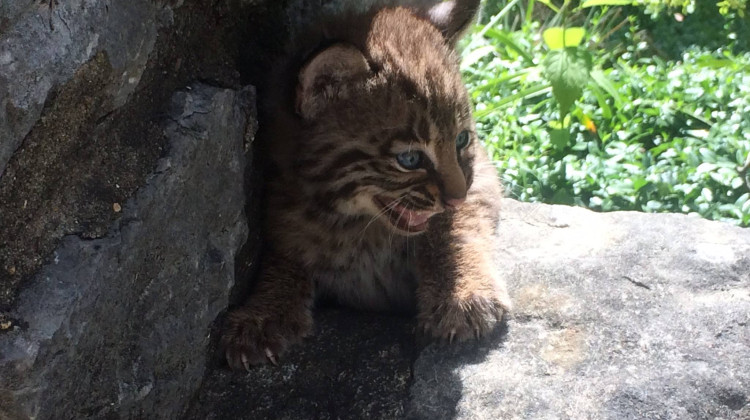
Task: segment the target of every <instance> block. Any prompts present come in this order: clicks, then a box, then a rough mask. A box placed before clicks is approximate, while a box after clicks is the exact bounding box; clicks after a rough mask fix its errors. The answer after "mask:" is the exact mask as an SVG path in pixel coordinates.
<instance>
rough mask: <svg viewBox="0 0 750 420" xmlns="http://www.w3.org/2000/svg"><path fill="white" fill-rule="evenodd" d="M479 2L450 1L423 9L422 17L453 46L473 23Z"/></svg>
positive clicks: (477, 0) (475, 0)
mask: <svg viewBox="0 0 750 420" xmlns="http://www.w3.org/2000/svg"><path fill="white" fill-rule="evenodd" d="M478 10H479V0H450V1H442V2H438V3H437V4H433V5H432V6H431V7H429V8H427V9H423V12H422V13H423V15H424V17H426V18H427V19H429V20H430V22H432V24H433V25H435V27H437V28H438V29H439V30H440V32H442V33H443V36H444V37H445V39H446V40H448V42H449V43H450V44H455V43H456V41H458V40H459V38H461V35H463V33H464V31H466V29H467V28H468V27H469V26H470V25H471V24H472V23H473V22H474V18H475V16H476V14H477V11H478Z"/></svg>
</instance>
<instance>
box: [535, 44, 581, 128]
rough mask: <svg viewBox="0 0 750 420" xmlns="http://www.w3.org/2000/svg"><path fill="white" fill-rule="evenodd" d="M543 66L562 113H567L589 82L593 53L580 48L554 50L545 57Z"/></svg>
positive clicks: (562, 114)
mask: <svg viewBox="0 0 750 420" xmlns="http://www.w3.org/2000/svg"><path fill="white" fill-rule="evenodd" d="M542 66H543V74H544V77H545V78H546V79H547V80H548V81H549V82H550V84H551V85H552V93H553V94H554V96H555V99H556V100H557V103H558V105H559V109H560V115H561V116H564V115H567V114H568V112H569V111H570V107H571V106H572V105H573V103H574V102H575V101H576V99H578V98H580V97H581V94H582V93H583V88H584V87H586V85H587V84H588V81H589V72H590V71H591V55H590V54H589V53H588V52H587V51H584V50H582V49H578V48H565V49H562V50H552V51H550V52H549V53H548V54H547V57H545V59H544V62H543V63H542Z"/></svg>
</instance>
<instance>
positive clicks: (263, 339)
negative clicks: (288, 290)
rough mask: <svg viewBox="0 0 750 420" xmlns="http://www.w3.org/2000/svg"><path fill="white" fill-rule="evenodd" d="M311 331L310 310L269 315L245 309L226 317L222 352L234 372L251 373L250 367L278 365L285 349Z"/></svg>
mask: <svg viewBox="0 0 750 420" xmlns="http://www.w3.org/2000/svg"><path fill="white" fill-rule="evenodd" d="M311 331H312V314H311V313H310V311H309V310H307V309H304V310H299V311H296V312H292V311H289V312H285V313H279V312H278V311H274V312H271V313H269V312H263V311H261V310H254V309H253V308H250V307H243V308H239V309H237V310H234V311H232V312H231V313H230V314H229V315H228V316H227V319H226V321H225V322H224V329H223V332H222V336H221V348H222V349H224V351H225V355H226V358H227V363H228V364H229V367H230V368H231V369H233V370H240V369H245V370H250V366H255V365H260V364H264V363H272V364H274V365H277V364H278V358H279V357H280V356H281V355H282V354H283V353H284V352H285V351H286V349H287V348H288V347H289V346H290V345H292V344H294V343H297V342H300V341H301V340H302V338H303V337H305V336H307V335H309V334H310V332H311Z"/></svg>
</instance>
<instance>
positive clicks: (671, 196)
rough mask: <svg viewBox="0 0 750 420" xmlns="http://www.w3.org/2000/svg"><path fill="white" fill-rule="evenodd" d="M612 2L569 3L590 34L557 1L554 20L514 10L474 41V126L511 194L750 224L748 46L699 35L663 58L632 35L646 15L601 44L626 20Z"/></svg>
mask: <svg viewBox="0 0 750 420" xmlns="http://www.w3.org/2000/svg"><path fill="white" fill-rule="evenodd" d="M511 3H513V2H507V3H506V4H503V5H502V6H503V7H506V9H507V10H508V11H510V10H514V11H516V12H517V11H518V9H514V8H515V7H517V6H518V5H519V4H521V3H520V2H515V3H514V4H511ZM529 3H530V4H531V6H530V7H532V8H533V7H534V2H533V1H530V2H527V3H524V4H525V5H526V6H528V5H529ZM586 3H588V2H584V5H585V4H586ZM509 4H511V7H510V8H508V7H507V6H508V5H509ZM537 6H538V5H537ZM615 9H619V8H609V9H607V8H595V9H591V10H592V13H588V14H586V15H583V16H584V18H583V21H582V20H580V19H579V20H578V21H576V20H575V18H576V16H575V15H573V14H572V15H570V16H569V18H568V21H573V22H574V23H575V24H578V25H581V26H576V27H569V28H567V30H568V31H569V30H570V29H574V28H579V27H580V28H581V30H585V34H584V35H583V36H582V37H579V36H578V35H579V34H581V30H578V29H574V31H572V32H566V28H565V26H564V24H563V25H561V23H563V22H561V21H560V20H556V17H557V16H559V14H557V13H555V14H553V15H546V16H547V17H546V19H543V20H544V22H546V25H545V24H544V23H539V22H538V20H542V19H534V16H535V15H536V17H537V18H538V16H539V13H538V12H537V11H536V10H534V11H533V12H532V11H530V10H528V9H527V10H520V11H521V12H522V13H521V14H520V15H521V16H524V20H522V21H519V20H517V19H516V20H513V21H512V22H511V21H509V20H508V19H507V17H508V14H507V13H509V12H507V11H506V14H505V15H503V16H498V15H499V14H496V15H494V16H493V17H492V18H491V19H490V23H489V24H488V25H484V26H479V27H477V28H476V30H475V31H474V32H473V34H472V35H471V36H470V37H469V40H468V42H467V43H466V44H465V48H464V50H463V58H464V60H463V62H462V70H463V72H464V74H465V77H466V79H467V81H468V84H469V87H470V91H471V94H472V97H473V99H474V101H475V103H476V104H477V107H476V112H475V116H476V118H477V128H478V131H479V132H480V136H482V137H483V138H484V140H485V142H486V144H487V145H488V148H489V149H490V151H491V153H492V155H493V158H494V160H495V161H496V162H497V165H498V168H499V170H500V173H501V174H502V177H503V179H504V182H505V184H506V185H507V186H508V189H509V190H510V193H511V194H512V195H513V196H515V197H517V198H519V199H521V200H524V201H543V202H549V203H562V204H574V205H581V206H587V207H590V208H592V209H595V210H601V211H610V210H640V211H649V212H667V211H669V212H683V213H698V214H700V215H702V216H704V217H707V218H711V219H716V220H726V221H731V222H733V223H736V224H740V225H743V226H750V180H748V179H746V178H747V174H746V173H744V178H745V179H743V174H741V170H740V168H741V167H742V166H743V165H745V162H746V159H748V156H749V155H750V54H748V53H739V54H733V53H731V52H729V50H727V49H722V50H719V51H713V52H712V51H706V50H705V49H701V48H697V47H690V48H686V49H685V50H684V52H683V54H682V56H681V57H680V60H679V61H672V60H666V59H663V58H661V57H660V56H659V55H658V54H654V52H653V49H652V46H651V45H649V44H648V43H645V42H636V39H635V38H633V36H634V34H637V33H638V32H639V28H637V27H635V28H632V29H631V30H629V31H628V30H623V31H621V33H620V35H617V36H619V37H620V38H619V39H618V40H617V42H616V44H615V47H614V48H611V49H610V48H608V49H605V50H598V49H596V48H594V47H595V46H598V45H600V44H601V43H602V42H610V41H611V40H609V39H607V37H608V35H607V34H610V35H611V34H612V33H615V32H616V28H617V27H618V25H620V27H623V26H622V25H621V24H620V22H622V18H621V17H618V15H617V14H616V12H615V11H614V10H615ZM579 10H580V9H579ZM624 19H625V21H627V23H628V24H633V23H634V21H633V19H632V18H628V17H625V18H624ZM509 23H511V25H510V26H506V25H508V24H509ZM549 28H559V29H554V30H553V31H552V32H549V31H548V30H549ZM613 28H615V30H613ZM545 30H547V31H545ZM570 35H573V36H571V37H570V39H569V36H570ZM574 41H575V42H574ZM571 98H572V99H571Z"/></svg>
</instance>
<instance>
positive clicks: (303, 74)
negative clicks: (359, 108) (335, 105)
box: [296, 43, 370, 121]
mask: <svg viewBox="0 0 750 420" xmlns="http://www.w3.org/2000/svg"><path fill="white" fill-rule="evenodd" d="M369 74H370V65H369V64H368V63H367V59H366V58H365V56H364V55H363V54H362V52H361V51H359V50H358V49H357V48H355V47H354V46H352V45H350V44H343V43H342V44H335V45H333V46H331V47H328V48H326V49H325V50H323V51H321V52H319V53H318V54H317V55H315V56H314V57H313V58H312V59H310V60H309V61H308V62H307V63H306V64H305V65H304V66H303V67H302V70H300V72H299V80H298V84H297V98H296V107H297V113H298V114H299V115H300V116H302V118H304V119H306V120H308V121H309V120H313V119H314V118H315V117H317V116H318V115H319V114H320V112H321V111H322V110H323V109H324V108H325V107H326V106H327V105H328V104H329V103H331V102H332V101H335V100H338V99H343V98H346V97H347V96H348V95H349V94H350V91H351V82H352V81H356V80H358V79H359V80H361V79H364V78H365V77H367V76H368V75H369Z"/></svg>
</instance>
